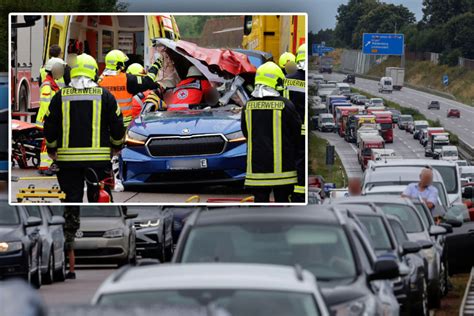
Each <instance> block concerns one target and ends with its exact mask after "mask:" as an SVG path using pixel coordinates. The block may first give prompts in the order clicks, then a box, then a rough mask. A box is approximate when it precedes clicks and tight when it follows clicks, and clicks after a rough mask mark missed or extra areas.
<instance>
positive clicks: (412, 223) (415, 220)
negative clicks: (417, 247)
mask: <svg viewBox="0 0 474 316" xmlns="http://www.w3.org/2000/svg"><path fill="white" fill-rule="evenodd" d="M379 206H380V207H381V208H382V210H383V211H384V213H385V214H388V215H393V216H395V217H397V218H398V219H399V220H400V222H402V225H403V227H404V228H405V230H406V231H407V233H419V232H422V231H423V224H422V222H421V220H420V217H419V216H417V214H416V210H414V209H412V208H411V207H410V206H408V205H402V204H391V203H380V204H379Z"/></svg>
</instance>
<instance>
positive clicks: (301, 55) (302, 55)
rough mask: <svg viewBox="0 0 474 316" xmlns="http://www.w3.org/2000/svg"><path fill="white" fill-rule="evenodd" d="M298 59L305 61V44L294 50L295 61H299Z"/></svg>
mask: <svg viewBox="0 0 474 316" xmlns="http://www.w3.org/2000/svg"><path fill="white" fill-rule="evenodd" d="M300 61H306V44H303V45H301V46H300V47H298V50H297V51H296V63H299V62H300Z"/></svg>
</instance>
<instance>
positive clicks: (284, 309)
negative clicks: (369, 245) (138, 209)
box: [99, 288, 320, 316]
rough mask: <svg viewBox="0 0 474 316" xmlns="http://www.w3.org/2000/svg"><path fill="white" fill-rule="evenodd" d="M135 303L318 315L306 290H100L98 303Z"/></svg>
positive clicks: (236, 314) (244, 315) (237, 314)
mask: <svg viewBox="0 0 474 316" xmlns="http://www.w3.org/2000/svg"><path fill="white" fill-rule="evenodd" d="M131 302H133V304H134V305H138V306H149V305H153V304H164V305H168V306H178V307H183V308H184V307H186V308H201V307H208V308H209V309H210V310H216V309H217V310H221V311H224V312H223V313H219V314H218V315H232V316H250V315H272V316H284V315H301V316H317V315H320V313H319V310H318V307H317V305H316V301H315V300H314V298H313V296H312V295H311V294H309V293H299V292H289V291H270V290H251V289H237V290H233V289H205V288H201V289H200V288H196V289H189V290H180V289H170V290H150V291H130V292H122V293H110V294H104V295H102V296H101V298H100V300H99V304H100V305H123V304H125V305H128V304H130V303H131ZM212 314H213V315H214V313H212Z"/></svg>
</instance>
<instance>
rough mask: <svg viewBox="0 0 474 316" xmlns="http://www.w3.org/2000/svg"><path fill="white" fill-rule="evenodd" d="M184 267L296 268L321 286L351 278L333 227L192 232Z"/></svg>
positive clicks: (351, 267)
mask: <svg viewBox="0 0 474 316" xmlns="http://www.w3.org/2000/svg"><path fill="white" fill-rule="evenodd" d="M182 261H183V262H216V261H217V262H239V263H270V264H281V265H291V266H293V265H295V264H299V265H301V266H302V267H303V268H305V269H308V270H309V271H311V272H312V273H313V274H315V275H316V277H317V278H318V280H320V281H329V280H333V279H347V278H351V279H352V278H354V277H355V263H354V259H353V257H352V252H351V249H350V246H349V242H348V240H347V237H346V235H345V233H344V231H343V229H342V228H341V227H339V226H335V225H323V224H287V223H265V225H262V223H242V224H240V223H239V224H229V225H212V226H201V227H195V228H193V229H192V230H191V232H190V234H189V237H188V239H187V242H186V244H185V248H184V251H183V255H182Z"/></svg>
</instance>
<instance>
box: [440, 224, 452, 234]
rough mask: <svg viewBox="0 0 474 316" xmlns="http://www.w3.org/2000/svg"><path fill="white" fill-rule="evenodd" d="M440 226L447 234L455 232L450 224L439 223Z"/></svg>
mask: <svg viewBox="0 0 474 316" xmlns="http://www.w3.org/2000/svg"><path fill="white" fill-rule="evenodd" d="M438 226H439V227H443V228H444V229H446V233H447V234H451V233H452V232H453V226H451V225H450V224H448V223H439V224H438Z"/></svg>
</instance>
